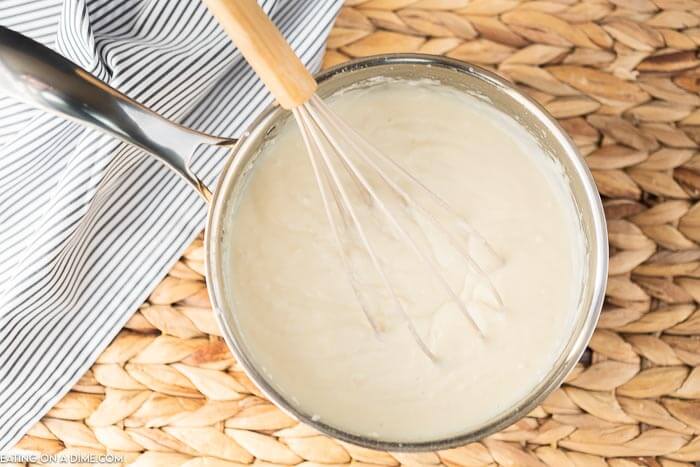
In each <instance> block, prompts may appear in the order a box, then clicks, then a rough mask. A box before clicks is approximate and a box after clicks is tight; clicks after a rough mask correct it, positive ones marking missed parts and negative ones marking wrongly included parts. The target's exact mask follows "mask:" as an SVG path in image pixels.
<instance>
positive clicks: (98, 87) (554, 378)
mask: <svg viewBox="0 0 700 467" xmlns="http://www.w3.org/2000/svg"><path fill="white" fill-rule="evenodd" d="M378 76H381V77H389V78H398V79H421V78H426V79H431V80H437V81H439V82H441V83H443V84H444V85H446V86H453V87H455V88H458V89H463V90H466V91H468V92H470V93H474V94H478V95H480V96H483V97H484V98H485V99H486V100H487V101H488V102H490V103H491V104H492V105H493V106H495V107H496V108H497V109H499V110H501V111H503V112H505V113H507V114H509V115H511V116H513V117H514V118H515V119H516V120H517V121H518V122H519V123H520V124H521V125H522V126H523V127H524V128H525V129H526V130H527V131H528V132H529V133H530V134H531V135H533V136H534V137H535V139H536V140H537V142H538V144H540V145H542V146H543V147H544V148H545V149H546V151H547V152H548V153H549V154H551V155H552V157H554V158H556V159H557V160H558V161H559V163H560V164H561V167H563V169H564V171H565V173H566V176H567V177H568V179H569V181H570V184H571V190H572V193H573V197H574V201H575V203H576V206H577V207H578V209H579V212H580V220H581V226H582V230H583V234H584V237H585V239H586V243H587V259H586V264H585V267H586V272H585V274H584V278H585V279H584V280H585V284H584V287H583V294H582V297H581V301H580V306H579V309H578V312H577V314H576V318H575V325H574V327H573V331H572V333H571V335H570V337H569V339H568V340H567V341H566V344H565V345H564V347H563V349H562V350H561V353H560V355H559V356H558V358H557V359H556V362H555V364H554V365H553V366H552V368H551V369H550V370H549V371H548V372H547V374H546V376H545V377H544V378H543V379H542V381H541V382H540V383H539V384H538V385H537V387H535V388H533V389H532V391H530V393H529V394H527V395H526V396H525V397H523V398H522V399H521V400H520V401H518V402H517V403H516V404H514V405H512V406H510V407H507V408H505V409H504V410H503V411H502V412H501V413H499V414H497V415H496V416H494V417H493V418H492V419H491V420H489V421H488V422H486V423H484V424H482V425H480V426H478V427H477V428H474V429H470V430H468V431H465V432H464V433H461V434H459V435H457V436H454V437H450V438H446V439H435V440H430V441H421V442H415V443H411V442H396V441H392V440H378V439H371V438H368V437H364V436H359V435H357V434H353V433H348V432H346V431H344V430H342V429H339V428H338V427H334V426H331V425H328V424H326V423H324V422H323V421H322V420H318V419H317V417H312V414H310V413H306V412H305V411H304V410H303V409H300V408H299V407H296V406H295V405H294V404H292V403H291V402H290V400H288V398H287V397H286V396H285V395H282V394H280V393H279V392H278V391H277V390H275V388H274V387H273V385H272V384H271V382H270V381H269V380H268V378H267V377H266V376H265V374H264V373H263V372H262V371H260V369H259V368H258V366H257V365H256V359H255V355H251V354H250V353H249V352H248V350H247V349H246V347H245V345H244V341H243V339H242V338H241V330H240V329H239V328H238V326H237V323H236V320H235V310H234V306H233V298H232V297H231V296H230V293H227V292H226V291H225V289H224V286H223V284H224V278H225V277H226V271H225V270H224V267H223V264H222V263H223V261H222V258H223V256H222V246H223V242H224V239H225V232H224V226H225V224H226V223H225V219H226V217H227V216H228V215H230V213H231V212H233V211H232V210H234V209H235V203H234V200H235V198H236V196H237V195H238V194H239V193H240V192H241V190H243V189H244V183H243V181H244V178H245V174H246V172H247V171H249V170H251V168H252V167H253V163H254V161H255V159H256V157H257V156H258V154H259V153H260V148H261V146H262V145H263V144H264V143H265V142H266V141H267V140H269V139H270V138H272V137H274V133H275V129H276V128H278V127H279V126H280V125H281V124H282V123H284V122H285V121H286V120H287V119H288V118H289V117H290V112H288V111H287V110H284V109H282V108H281V107H279V106H277V105H273V106H270V107H269V108H267V109H265V110H263V111H262V112H261V113H260V116H259V117H258V118H257V120H256V121H255V122H254V123H253V124H252V126H251V127H250V129H249V131H247V132H245V136H242V137H241V138H239V139H238V140H233V139H228V138H220V137H216V136H211V135H207V134H203V133H199V132H196V131H193V130H190V129H188V128H185V127H183V126H180V125H178V124H176V123H174V122H171V121H169V120H167V119H165V118H163V117H161V116H159V115H157V114H156V113H154V112H152V111H150V110H149V109H147V108H145V107H144V106H142V105H140V104H139V103H137V102H134V101H132V100H130V99H129V98H128V97H126V96H125V95H123V94H121V93H120V92H118V91H116V90H115V89H112V88H110V87H109V86H108V85H107V84H105V83H103V82H101V81H99V80H98V79H96V78H94V77H93V76H92V75H90V74H89V73H88V72H87V71H85V70H84V69H82V68H80V67H79V66H77V65H76V64H74V63H72V62H70V61H68V60H67V59H65V58H64V57H62V56H60V55H59V54H57V53H55V52H53V51H52V50H50V49H48V48H46V47H44V46H42V45H40V44H38V43H36V42H34V41H32V40H31V39H29V38H27V37H25V36H22V35H21V34H18V33H16V32H13V31H11V30H9V29H6V28H0V92H3V93H8V94H10V95H12V96H14V97H16V98H18V99H20V100H22V101H24V102H27V103H29V104H32V105H35V106H38V107H41V108H43V109H45V110H48V111H50V112H53V113H56V114H59V115H61V116H63V117H66V118H69V119H72V120H75V121H77V122H80V123H82V124H84V125H88V126H90V127H93V128H97V129H100V130H102V131H104V132H106V133H109V134H111V135H113V136H115V137H117V138H119V139H121V140H123V141H125V142H127V143H130V144H133V145H135V146H137V147H139V148H141V149H143V150H144V151H146V152H148V153H149V154H151V155H153V156H154V157H156V158H158V159H160V160H161V161H162V162H163V163H164V164H166V165H167V166H169V167H170V168H171V169H172V170H174V171H175V172H177V173H178V174H179V175H180V176H181V177H182V178H183V179H184V180H185V181H186V182H187V183H189V184H190V185H192V187H193V189H195V190H197V192H199V193H200V194H201V196H202V197H203V198H204V199H205V200H206V201H207V202H208V203H209V212H208V221H207V227H206V236H205V248H206V276H207V281H208V287H209V293H210V297H211V302H212V304H213V307H214V312H215V314H216V317H217V320H218V323H219V325H220V327H221V330H222V333H223V335H224V337H225V340H226V342H227V344H228V346H229V348H230V349H231V351H232V353H233V354H234V356H235V357H236V359H237V360H238V362H239V363H240V364H241V365H242V366H243V368H244V369H245V371H246V372H247V374H248V376H249V377H250V378H251V379H252V380H253V382H254V383H255V384H256V385H257V386H258V387H259V388H260V390H261V391H262V392H263V393H264V394H265V395H266V396H267V397H268V398H269V399H270V400H271V401H273V402H274V403H275V404H276V405H277V406H279V407H281V408H282V409H283V410H285V411H286V412H288V413H289V414H291V415H292V416H294V417H295V418H297V419H299V420H301V421H303V422H305V423H307V424H309V425H311V426H312V427H314V428H316V429H317V430H319V431H321V432H323V433H326V434H328V435H331V436H333V437H336V438H339V439H341V440H345V441H348V442H351V443H354V444H358V445H361V446H365V447H370V448H376V449H384V450H389V451H419V450H437V449H445V448H448V447H453V446H456V445H460V444H464V443H467V442H470V441H473V440H476V439H480V438H483V437H485V436H487V435H489V434H491V433H494V432H496V431H497V430H500V429H502V428H504V427H506V426H508V425H510V424H512V423H514V422H515V421H517V420H518V419H519V418H521V417H523V416H525V415H526V414H527V413H528V412H530V411H531V410H532V409H533V408H534V407H535V406H536V405H537V404H538V403H540V402H541V401H542V400H543V399H544V398H545V397H546V396H547V395H548V394H549V393H551V392H552V391H553V390H554V389H556V388H557V387H558V386H559V385H560V384H561V382H562V381H563V380H564V378H565V377H566V375H567V374H568V373H569V372H570V371H571V370H572V368H573V367H574V366H575V364H576V362H577V361H578V360H579V358H580V356H581V355H582V353H583V352H584V350H585V348H586V345H587V343H588V340H589V338H590V337H591V334H592V333H593V330H594V328H595V324H596V322H597V318H598V315H599V313H600V309H601V306H602V302H603V297H604V292H605V283H606V276H607V257H608V251H607V234H606V229H605V219H604V215H603V209H602V206H601V201H600V197H599V195H598V192H597V190H596V188H595V184H594V182H593V179H592V177H591V175H590V173H589V171H588V169H587V168H586V165H585V163H584V162H583V159H582V157H581V156H580V154H579V153H578V151H577V150H576V148H575V146H574V145H573V143H572V142H571V140H570V139H569V138H568V137H567V135H566V134H565V133H564V131H563V130H562V129H561V127H560V126H559V125H558V124H557V123H556V121H555V120H554V119H553V118H551V117H550V116H549V115H548V114H547V113H546V111H544V110H543V109H542V108H541V107H540V106H539V105H538V104H537V103H535V102H534V101H533V100H532V99H530V98H528V97H527V96H525V95H524V94H522V93H521V92H519V91H518V90H517V89H516V88H515V87H513V86H512V85H511V84H510V83H508V82H507V81H505V80H504V79H502V78H500V77H498V76H497V75H495V74H493V73H491V72H489V71H487V70H484V69H482V68H479V67H477V66H474V65H470V64H467V63H464V62H461V61H457V60H451V59H448V58H444V57H438V56H431V55H420V54H389V55H381V56H374V57H369V58H364V59H359V60H354V61H350V62H347V63H344V64H341V65H338V66H336V67H334V68H332V69H330V70H327V71H325V72H323V73H321V74H319V75H318V76H317V81H318V83H319V87H318V93H319V94H320V95H321V96H322V97H323V96H329V95H331V94H333V93H336V92H338V91H340V90H343V89H346V88H348V87H349V86H352V85H354V84H356V83H359V82H363V81H366V80H369V79H371V78H374V77H378ZM200 144H212V145H218V146H226V147H230V148H231V149H230V156H229V158H228V161H227V163H226V164H225V166H224V168H223V171H222V173H221V175H220V176H219V178H218V182H217V183H216V187H215V188H214V189H213V190H210V189H209V188H208V187H206V186H205V185H204V183H203V182H202V181H201V180H200V179H198V178H197V176H196V174H194V173H192V171H191V170H190V157H191V154H192V153H193V152H194V150H195V148H196V147H197V146H198V145H200ZM281 183H283V181H281Z"/></svg>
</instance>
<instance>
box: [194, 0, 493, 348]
mask: <svg viewBox="0 0 700 467" xmlns="http://www.w3.org/2000/svg"><path fill="white" fill-rule="evenodd" d="M204 1H205V3H206V4H207V6H208V8H209V10H210V11H211V12H212V13H213V14H214V16H216V17H217V19H218V20H219V22H220V23H221V25H222V26H223V28H224V30H225V31H226V32H227V33H228V35H229V36H230V37H231V39H232V40H233V42H234V43H235V44H236V46H237V47H238V50H239V51H240V52H241V53H242V54H243V56H244V57H245V58H246V60H247V61H248V62H249V63H250V65H251V66H252V67H253V69H254V70H255V71H256V72H257V74H258V75H259V76H260V78H261V79H262V81H263V82H264V83H265V85H266V86H267V87H268V89H269V90H270V91H271V92H272V94H273V96H274V97H275V98H276V99H277V101H278V102H279V104H280V105H281V106H282V107H284V108H286V109H288V110H290V111H291V112H292V114H293V115H294V118H295V119H296V122H297V124H298V126H299V129H300V132H301V135H302V139H303V142H304V145H305V147H306V150H307V152H308V156H309V161H310V164H311V167H312V169H313V173H314V177H315V180H316V182H317V184H318V187H319V189H320V194H321V199H322V202H323V207H324V210H325V213H326V216H327V218H328V220H329V223H330V225H331V230H332V232H333V237H334V239H335V242H336V244H337V247H338V251H339V254H340V257H341V259H342V262H343V266H344V268H345V270H346V272H347V276H348V280H349V283H350V285H351V286H352V289H353V292H354V294H355V296H356V298H357V300H358V303H359V305H360V308H361V309H362V312H363V313H364V315H365V318H366V320H367V321H368V323H369V325H370V326H371V327H372V329H373V330H374V332H375V333H376V334H377V335H379V334H380V333H381V326H380V324H379V323H378V321H377V319H376V317H375V315H374V313H372V311H371V309H372V303H370V302H371V301H372V298H371V297H370V295H372V294H371V293H370V292H371V291H370V290H368V287H366V286H363V284H362V277H360V276H361V274H360V272H359V271H360V268H359V266H360V265H361V264H363V263H365V264H367V263H368V264H369V265H370V266H371V269H372V270H373V271H374V273H375V274H376V277H377V278H378V279H379V283H380V284H381V287H382V289H383V295H384V296H387V297H388V299H389V301H390V303H391V307H392V308H393V309H394V310H395V311H396V312H397V313H398V315H399V316H400V317H401V319H402V320H403V322H405V324H406V326H407V327H408V329H409V331H410V333H411V335H412V337H413V339H414V340H415V342H416V343H417V344H418V346H419V347H420V349H421V351H422V352H423V353H424V354H425V355H426V356H427V357H428V358H430V359H431V360H432V361H436V359H437V357H436V356H435V355H434V353H433V352H432V351H431V350H430V348H429V346H428V345H427V343H426V341H425V340H424V339H423V338H422V337H421V335H420V333H419V332H418V330H417V329H416V326H415V324H414V322H413V320H412V319H411V317H410V316H409V314H408V312H407V309H406V305H405V304H404V303H403V300H402V297H401V296H400V294H399V292H398V291H397V288H396V286H395V284H394V281H393V280H392V277H391V275H390V273H389V271H388V268H387V264H386V261H384V260H383V258H382V253H383V252H382V251H380V249H379V248H378V246H377V243H378V242H377V241H376V238H374V236H373V235H372V229H373V228H374V230H375V231H376V226H372V225H370V224H372V223H373V222H374V223H379V225H380V227H384V228H385V229H386V230H388V231H389V232H390V233H391V235H393V237H394V238H396V239H397V240H399V241H400V242H402V244H403V245H405V247H406V248H407V249H408V251H409V252H410V254H411V255H412V256H413V257H414V259H415V261H417V262H418V263H419V264H420V265H421V267H423V268H425V269H426V270H427V271H429V272H430V274H431V276H432V277H434V278H435V280H436V283H437V284H438V286H439V287H440V288H441V289H442V290H443V291H444V293H445V294H446V295H447V297H449V300H450V301H451V302H453V303H454V304H456V305H457V307H458V309H459V311H460V312H461V313H462V314H463V315H464V316H465V317H466V318H467V320H468V321H469V322H470V323H471V324H472V325H473V326H474V328H475V329H476V331H477V332H478V333H479V335H481V336H482V337H483V336H485V330H484V327H483V326H482V325H481V323H480V320H479V319H478V318H477V317H476V315H475V313H474V312H473V310H471V309H470V307H468V306H467V303H466V300H464V299H463V298H462V297H461V296H460V292H459V291H458V290H455V287H454V286H453V285H452V284H451V283H450V281H449V280H448V277H447V276H446V273H445V271H444V270H443V267H442V266H441V265H440V263H439V261H438V259H437V258H436V255H435V252H434V250H433V248H432V247H431V238H432V236H431V235H430V234H429V231H430V232H434V233H436V234H437V235H440V236H443V237H444V238H445V239H446V240H447V242H448V243H449V244H450V245H451V247H452V251H454V252H455V254H456V255H457V257H458V258H459V259H460V261H461V262H463V263H464V266H465V269H466V270H468V271H470V272H471V273H472V274H473V275H474V276H475V277H476V278H477V280H478V281H479V282H480V284H483V285H484V287H485V288H486V290H487V293H488V295H489V296H490V298H491V300H492V302H493V303H494V305H495V308H496V309H499V310H500V309H503V301H502V299H501V296H500V295H499V293H498V291H497V290H496V288H495V287H494V285H493V283H492V282H491V280H490V279H489V277H488V275H487V274H486V273H485V272H484V270H483V269H482V267H481V266H480V265H479V264H478V262H477V261H476V260H475V259H474V257H473V256H472V255H471V254H470V242H478V243H479V244H480V246H481V247H482V248H483V249H485V250H486V251H488V252H489V254H490V255H492V256H493V257H497V256H498V255H497V254H496V253H495V252H494V251H493V249H492V248H491V247H490V245H489V244H488V242H487V241H486V240H485V239H484V238H483V237H482V236H481V235H480V234H479V233H478V232H477V231H476V230H475V229H474V228H472V227H471V226H470V225H469V224H468V223H467V222H466V221H465V220H464V219H462V218H461V217H460V216H459V215H458V214H456V213H455V212H454V211H453V210H452V209H451V208H450V206H449V205H448V204H447V203H446V202H445V201H443V200H442V199H441V198H440V197H439V196H438V195H436V194H435V193H434V192H433V191H431V190H430V189H428V188H427V187H426V186H425V185H424V184H423V183H421V182H420V181H419V180H418V179H417V178H416V177H414V176H413V175H412V174H410V173H409V172H408V171H406V170H405V169H404V168H402V166H401V165H399V164H398V163H397V162H396V161H395V160H393V159H392V158H390V157H389V156H387V155H386V154H384V153H383V152H382V151H379V150H378V149H377V148H375V147H374V146H372V145H371V144H370V143H369V142H368V141H367V140H365V139H364V138H363V137H362V136H361V135H360V134H359V133H358V132H357V131H356V130H354V129H353V128H352V127H351V126H349V125H348V124H347V123H345V122H344V121H343V120H342V119H341V118H340V117H339V116H337V115H336V114H335V113H334V112H333V111H332V110H331V109H330V108H329V107H328V106H327V105H326V103H325V102H324V101H323V100H322V99H321V98H320V97H319V96H318V95H316V87H317V86H316V81H315V80H314V78H313V77H312V76H311V74H310V73H309V72H308V71H307V70H306V68H305V67H304V65H303V64H302V62H301V61H300V60H299V59H298V58H297V56H296V55H295V54H294V52H293V50H292V49H291V47H290V46H289V44H288V43H287V42H286V41H285V39H284V37H283V36H282V35H281V33H280V32H279V31H278V30H277V28H276V27H275V26H274V24H273V23H272V22H271V21H270V20H269V19H268V18H267V16H266V15H265V13H264V12H263V10H262V9H261V8H260V7H259V6H258V5H257V3H256V2H255V0H204ZM363 270H364V269H363ZM375 298H376V297H375Z"/></svg>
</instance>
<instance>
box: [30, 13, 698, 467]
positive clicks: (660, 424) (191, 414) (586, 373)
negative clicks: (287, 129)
mask: <svg viewBox="0 0 700 467" xmlns="http://www.w3.org/2000/svg"><path fill="white" fill-rule="evenodd" d="M699 26H700V2H698V1H695V0H609V1H606V0H593V1H580V2H577V1H576V0H543V1H532V2H526V3H522V2H518V1H515V0H350V1H348V2H347V6H346V7H345V8H344V9H343V11H342V13H341V15H340V17H339V18H338V20H337V23H336V25H335V28H334V30H333V33H332V34H331V37H330V40H329V44H328V47H329V51H328V54H327V56H326V62H325V63H326V66H330V65H333V64H336V63H339V62H342V61H344V60H346V59H348V58H350V57H361V56H366V55H371V54H377V53H384V52H427V53H435V54H445V55H448V56H451V57H455V58H459V59H463V60H466V61H470V62H473V63H476V64H480V65H484V66H487V67H489V68H491V69H494V70H496V71H497V72H498V73H500V74H501V75H503V76H505V77H507V78H508V79H510V80H512V81H514V82H516V83H518V84H519V85H521V87H522V89H524V90H525V91H527V92H528V93H529V94H530V95H532V96H534V97H535V98H536V99H537V100H538V101H539V102H541V103H542V104H543V105H544V106H545V107H546V108H547V109H548V110H549V111H550V112H551V113H552V114H553V115H554V116H556V117H557V118H559V119H560V122H561V124H562V125H563V126H564V128H565V129H566V130H567V131H568V133H569V134H570V135H571V137H572V138H573V139H574V141H575V142H576V144H577V145H578V146H579V147H580V149H581V152H582V153H583V154H584V155H585V156H586V159H587V161H588V165H589V166H590V168H591V169H592V171H593V174H594V176H595V179H596V182H597V183H598V187H599V189H600V192H601V194H602V195H603V198H604V203H605V209H606V213H607V218H608V223H609V224H608V227H609V232H610V246H611V259H610V281H609V286H608V291H607V303H606V306H605V309H604V311H603V314H602V317H601V320H600V324H599V326H598V330H597V332H596V334H595V336H594V337H593V340H592V341H591V344H590V349H591V351H590V352H589V353H588V354H587V358H586V359H585V362H583V363H581V364H579V365H578V367H577V369H576V370H575V371H574V372H573V374H572V375H571V376H570V377H569V378H568V381H567V383H566V384H565V385H564V386H563V387H562V388H561V389H559V390H557V391H556V392H554V393H553V394H552V395H551V396H550V397H549V398H548V399H547V401H546V402H545V403H543V404H542V406H541V407H539V408H537V409H536V410H534V411H533V412H532V413H531V414H529V416H527V417H526V418H524V419H523V420H522V421H520V422H518V423H517V424H516V425H514V426H512V427H510V428H508V429H506V430H504V431H503V432H501V433H498V434H497V435H494V436H491V437H489V438H488V439H486V440H484V441H483V442H480V443H473V444H470V445H468V446H464V447H461V448H457V449H450V450H447V451H441V452H437V453H425V454H398V453H396V454H394V453H382V452H373V451H370V450H367V449H362V448H358V447H355V446H352V445H348V444H345V443H342V442H339V441H336V440H333V439H330V438H328V437H325V436H322V435H319V434H318V433H316V432H314V430H312V429H310V428H308V427H305V426H303V425H299V424H297V423H296V422H295V421H294V420H291V419H290V418H289V417H287V416H285V415H284V414H282V413H281V412H280V411H279V410H278V409H276V408H275V407H274V406H273V405H271V404H270V403H269V402H267V401H266V400H265V399H264V398H262V397H261V396H260V394H259V393H258V392H257V390H256V388H255V387H254V386H253V385H252V384H251V383H250V381H249V380H248V379H247V378H246V376H245V374H244V373H243V372H242V371H241V370H240V368H239V367H238V366H237V365H236V363H235V361H234V360H233V359H232V358H231V356H230V354H229V353H228V351H227V348H226V346H225V344H224V343H223V341H222V339H221V337H220V333H219V331H218V329H217V326H216V324H215V322H214V319H213V316H212V313H211V311H210V303H209V300H208V298H207V291H206V285H205V283H204V278H203V265H202V261H203V249H202V242H201V240H198V241H196V242H195V243H194V244H193V245H192V246H191V247H190V248H189V249H188V250H187V252H186V253H185V255H184V257H183V258H182V260H181V261H180V262H179V263H178V264H177V265H176V267H175V268H174V269H173V270H172V271H171V273H170V275H169V276H168V277H167V278H166V279H165V280H164V281H163V282H162V283H161V284H160V285H159V286H158V287H157V289H156V290H155V291H154V292H153V294H152V295H151V297H150V299H149V301H148V303H146V304H144V305H143V306H142V307H141V309H140V311H139V312H138V313H136V315H134V317H133V318H132V319H131V320H130V321H129V323H128V324H127V326H126V328H125V329H124V330H123V331H122V332H121V334H120V335H119V336H118V337H117V338H116V339H115V341H114V342H113V343H112V344H111V346H110V347H109V348H108V349H107V350H106V351H105V352H104V353H103V354H102V356H100V358H99V360H98V362H97V363H96V364H95V365H94V366H93V368H92V369H91V370H90V371H89V372H88V373H87V374H86V375H85V376H84V377H83V378H82V379H81V380H80V382H79V383H78V384H77V385H76V386H75V388H74V389H73V390H72V391H71V392H70V393H69V394H68V395H67V396H66V397H65V398H64V399H63V400H62V401H60V402H59V403H58V404H56V406H55V407H54V408H53V409H52V410H51V411H50V412H49V413H48V414H47V416H46V417H45V418H44V419H43V420H42V421H41V422H40V423H38V424H37V425H36V426H35V427H34V428H33V429H32V430H31V432H30V433H29V435H27V436H25V437H24V438H23V439H22V440H21V441H20V442H19V444H18V448H22V449H25V450H30V451H40V452H47V453H74V452H95V453H97V452H105V451H108V452H113V453H116V454H119V455H123V456H124V458H125V459H126V460H127V461H128V462H135V464H137V465H164V466H175V465H186V466H195V465H197V466H199V465H240V464H241V463H243V464H248V463H255V464H257V465H261V466H266V465H270V464H283V465H290V464H300V463H304V464H305V465H308V466H312V465H314V464H349V463H353V464H354V465H357V466H358V467H359V466H361V465H364V464H377V465H386V466H393V465H398V464H404V463H405V464H429V465H437V464H443V465H447V466H466V467H470V466H482V465H499V466H542V465H549V466H563V467H566V466H611V467H628V466H630V467H631V466H663V467H677V466H690V465H695V462H696V461H699V460H700V368H697V366H698V365H700V311H698V310H697V301H698V300H700V247H699V246H698V243H700V205H699V204H698V203H697V200H698V198H700V154H699V153H698V152H697V149H698V142H700V109H699V107H700V95H699V91H700V69H699V68H698V65H700V61H699V60H698V45H699V44H700V27H699Z"/></svg>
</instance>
